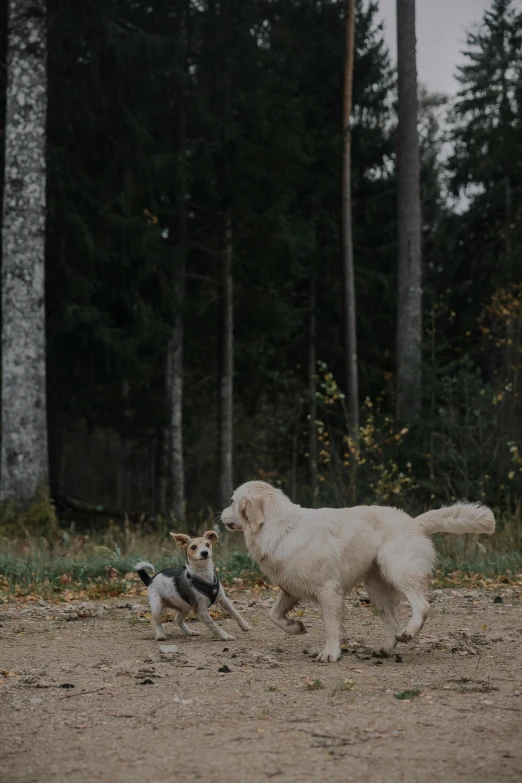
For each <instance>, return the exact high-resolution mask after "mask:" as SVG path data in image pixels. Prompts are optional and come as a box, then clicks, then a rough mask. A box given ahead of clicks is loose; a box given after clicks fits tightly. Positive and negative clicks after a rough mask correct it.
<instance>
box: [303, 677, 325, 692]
mask: <svg viewBox="0 0 522 783" xmlns="http://www.w3.org/2000/svg"><path fill="white" fill-rule="evenodd" d="M305 688H306V690H307V691H319V690H321V688H324V685H323V683H322V680H313V679H312V678H311V677H307V678H306V680H305Z"/></svg>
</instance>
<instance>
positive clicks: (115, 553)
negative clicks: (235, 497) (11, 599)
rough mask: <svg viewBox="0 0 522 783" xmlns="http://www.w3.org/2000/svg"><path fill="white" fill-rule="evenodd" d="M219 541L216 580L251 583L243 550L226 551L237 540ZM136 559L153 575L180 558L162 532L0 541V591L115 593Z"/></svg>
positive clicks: (253, 573)
mask: <svg viewBox="0 0 522 783" xmlns="http://www.w3.org/2000/svg"><path fill="white" fill-rule="evenodd" d="M223 538H224V539H225V540H224V542H220V544H219V545H218V546H216V547H215V548H214V561H215V564H216V567H217V568H218V569H219V573H220V578H221V580H222V581H224V582H227V581H231V580H233V579H234V578H241V579H246V580H251V581H252V580H255V579H256V578H258V577H259V575H260V571H259V569H258V568H257V566H256V564H255V563H254V562H253V561H252V559H251V558H250V556H249V554H248V553H247V552H245V551H241V550H239V549H235V548H232V547H233V546H236V547H237V545H238V544H241V543H242V540H238V539H237V538H234V539H226V538H225V536H223ZM139 560H148V561H150V562H151V563H152V564H153V565H154V567H155V569H156V571H161V570H162V569H163V568H168V567H173V566H176V565H182V564H183V562H184V556H183V553H182V552H181V550H179V549H178V548H177V547H176V546H175V545H174V544H173V543H172V539H170V538H169V537H168V536H167V534H166V533H158V534H155V535H140V534H139V533H137V534H135V533H133V534H129V531H123V532H121V531H117V533H116V535H114V536H113V537H112V540H110V539H109V537H108V535H107V534H105V535H103V536H90V535H69V534H67V533H63V534H62V536H61V538H60V539H58V540H55V541H52V542H50V541H48V540H46V539H44V538H24V539H19V540H12V539H5V538H4V539H0V592H3V593H4V596H9V595H13V594H18V595H24V594H31V593H32V594H38V595H46V594H52V593H59V592H61V591H64V590H65V589H68V590H81V589H89V588H91V589H94V588H96V589H97V591H98V592H99V593H100V594H102V593H103V592H104V588H105V592H106V594H109V595H116V594H121V593H123V592H126V591H127V590H129V589H130V587H132V583H133V580H132V578H130V579H127V580H126V579H125V576H126V575H127V574H129V573H130V574H134V573H135V572H134V566H135V564H136V563H137V562H138V561H139Z"/></svg>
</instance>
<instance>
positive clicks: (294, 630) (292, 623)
mask: <svg viewBox="0 0 522 783" xmlns="http://www.w3.org/2000/svg"><path fill="white" fill-rule="evenodd" d="M285 630H286V632H287V633H289V634H291V635H292V636H297V634H300V633H306V628H305V627H304V623H303V622H301V620H289V621H288V625H287V626H286V628H285Z"/></svg>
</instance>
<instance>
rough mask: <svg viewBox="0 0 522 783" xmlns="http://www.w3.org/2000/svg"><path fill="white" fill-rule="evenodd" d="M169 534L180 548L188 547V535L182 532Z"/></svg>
mask: <svg viewBox="0 0 522 783" xmlns="http://www.w3.org/2000/svg"><path fill="white" fill-rule="evenodd" d="M170 535H171V536H172V538H173V539H174V541H175V542H176V544H177V545H178V546H179V547H181V549H186V548H187V547H188V543H189V541H190V536H186V535H185V534H184V533H171V534H170Z"/></svg>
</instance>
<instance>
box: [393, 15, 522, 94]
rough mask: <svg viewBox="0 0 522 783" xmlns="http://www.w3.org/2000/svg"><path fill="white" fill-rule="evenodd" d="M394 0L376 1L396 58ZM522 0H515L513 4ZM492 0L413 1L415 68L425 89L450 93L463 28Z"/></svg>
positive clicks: (452, 92)
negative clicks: (414, 4)
mask: <svg viewBox="0 0 522 783" xmlns="http://www.w3.org/2000/svg"><path fill="white" fill-rule="evenodd" d="M395 4H396V0H379V6H380V12H381V17H382V18H383V19H384V22H385V25H386V39H387V43H388V46H389V48H390V52H391V55H392V59H393V61H394V62H395V61H396V57H397V37H396V36H397V32H396V24H395ZM518 4H520V6H521V8H522V0H517V3H516V5H518ZM491 5H492V0H417V12H416V13H417V70H418V79H419V82H420V83H422V84H424V85H425V86H426V87H427V89H428V91H429V92H443V93H446V94H448V95H454V94H455V92H456V91H457V87H458V85H457V83H456V82H455V79H454V73H455V66H456V65H458V64H460V63H461V62H462V57H461V55H460V52H461V51H462V49H463V48H464V42H465V35H466V31H467V30H468V29H469V28H470V27H471V26H472V25H473V23H475V22H480V21H481V19H482V16H483V13H484V11H485V10H486V9H488V8H491Z"/></svg>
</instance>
